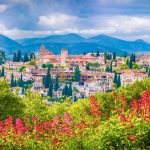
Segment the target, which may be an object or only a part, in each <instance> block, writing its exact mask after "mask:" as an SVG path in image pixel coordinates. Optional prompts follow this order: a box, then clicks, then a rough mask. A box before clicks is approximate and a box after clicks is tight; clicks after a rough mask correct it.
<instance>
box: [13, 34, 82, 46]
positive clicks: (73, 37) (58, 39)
mask: <svg viewBox="0 0 150 150" xmlns="http://www.w3.org/2000/svg"><path fill="white" fill-rule="evenodd" d="M84 40H85V39H84V38H83V37H81V36H79V35H77V34H73V33H70V34H66V35H51V36H47V37H43V38H29V39H28V38H26V39H19V40H16V41H17V42H18V43H20V44H22V45H31V44H37V43H78V42H83V41H84Z"/></svg>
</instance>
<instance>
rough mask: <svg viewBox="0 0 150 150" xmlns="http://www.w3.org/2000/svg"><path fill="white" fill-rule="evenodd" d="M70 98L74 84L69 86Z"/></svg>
mask: <svg viewBox="0 0 150 150" xmlns="http://www.w3.org/2000/svg"><path fill="white" fill-rule="evenodd" d="M68 96H72V84H69V88H68Z"/></svg>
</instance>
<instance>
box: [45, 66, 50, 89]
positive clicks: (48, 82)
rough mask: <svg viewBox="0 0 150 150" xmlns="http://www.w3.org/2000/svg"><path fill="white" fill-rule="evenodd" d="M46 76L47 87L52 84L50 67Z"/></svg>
mask: <svg viewBox="0 0 150 150" xmlns="http://www.w3.org/2000/svg"><path fill="white" fill-rule="evenodd" d="M44 78H45V81H44V87H45V88H49V85H50V78H51V75H50V68H48V70H47V74H46V76H45V77H44Z"/></svg>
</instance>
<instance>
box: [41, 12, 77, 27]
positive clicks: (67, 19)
mask: <svg viewBox="0 0 150 150" xmlns="http://www.w3.org/2000/svg"><path fill="white" fill-rule="evenodd" d="M76 20H77V17H76V16H70V15H67V14H61V13H55V14H50V15H48V16H40V17H39V22H38V24H39V25H40V26H42V27H46V28H51V29H60V28H61V29H62V28H66V27H67V28H68V27H69V26H72V25H75V23H76Z"/></svg>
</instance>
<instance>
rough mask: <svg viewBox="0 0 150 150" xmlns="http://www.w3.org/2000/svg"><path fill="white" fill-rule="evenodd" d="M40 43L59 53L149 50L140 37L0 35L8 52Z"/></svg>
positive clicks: (29, 47)
mask: <svg viewBox="0 0 150 150" xmlns="http://www.w3.org/2000/svg"><path fill="white" fill-rule="evenodd" d="M41 44H44V45H46V47H47V48H48V49H50V50H51V49H52V50H53V51H55V52H56V53H60V49H61V48H67V49H69V48H70V49H71V53H73V54H75V53H76V54H80V53H83V51H86V52H92V51H93V52H95V51H97V50H100V52H103V51H108V52H112V51H114V50H116V51H117V53H118V54H119V53H123V51H125V50H126V51H127V52H128V53H131V52H133V51H134V52H140V51H144V52H145V51H150V43H148V42H145V41H144V40H142V39H137V40H135V41H127V40H123V39H119V38H115V37H111V36H108V35H104V34H100V35H96V36H92V37H89V38H85V37H82V36H80V35H78V34H74V33H69V34H64V35H57V34H56V35H49V36H45V37H36V38H23V39H17V40H13V39H10V38H8V37H6V36H4V35H0V47H3V48H5V49H8V52H9V53H13V52H14V51H16V50H17V49H23V51H24V52H30V51H31V50H32V51H38V50H39V46H40V45H41ZM61 46H62V47H61ZM63 46H64V47H63ZM58 49H59V50H58Z"/></svg>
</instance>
